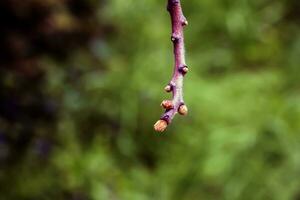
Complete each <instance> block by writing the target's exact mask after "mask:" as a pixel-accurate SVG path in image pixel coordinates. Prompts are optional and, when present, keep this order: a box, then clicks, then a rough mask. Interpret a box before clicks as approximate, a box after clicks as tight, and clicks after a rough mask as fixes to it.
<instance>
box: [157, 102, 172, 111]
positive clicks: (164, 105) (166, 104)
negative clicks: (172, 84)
mask: <svg viewBox="0 0 300 200" xmlns="http://www.w3.org/2000/svg"><path fill="white" fill-rule="evenodd" d="M160 105H161V106H162V107H164V108H165V109H167V110H169V109H172V108H173V107H174V106H173V102H172V101H170V100H163V101H162V102H161V104H160Z"/></svg>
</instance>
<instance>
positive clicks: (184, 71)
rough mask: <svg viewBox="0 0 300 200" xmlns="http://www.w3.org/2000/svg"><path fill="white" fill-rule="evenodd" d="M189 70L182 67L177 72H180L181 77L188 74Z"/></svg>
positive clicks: (186, 67)
mask: <svg viewBox="0 0 300 200" xmlns="http://www.w3.org/2000/svg"><path fill="white" fill-rule="evenodd" d="M188 71H189V68H188V66H186V65H184V66H182V67H180V68H179V72H181V73H182V74H183V75H185V74H186V73H188Z"/></svg>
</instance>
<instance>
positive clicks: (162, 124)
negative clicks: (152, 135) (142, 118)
mask: <svg viewBox="0 0 300 200" xmlns="http://www.w3.org/2000/svg"><path fill="white" fill-rule="evenodd" d="M167 126H168V123H167V122H166V121H165V120H162V119H160V120H158V121H157V122H156V123H155V124H154V130H155V131H157V132H163V131H164V130H166V128H167Z"/></svg>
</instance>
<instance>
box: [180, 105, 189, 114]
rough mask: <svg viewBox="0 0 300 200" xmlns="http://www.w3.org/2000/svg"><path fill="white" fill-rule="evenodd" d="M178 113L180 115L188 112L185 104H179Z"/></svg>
mask: <svg viewBox="0 0 300 200" xmlns="http://www.w3.org/2000/svg"><path fill="white" fill-rule="evenodd" d="M178 113H179V114H181V115H187V114H188V108H187V106H186V105H185V104H182V105H181V106H179V108H178Z"/></svg>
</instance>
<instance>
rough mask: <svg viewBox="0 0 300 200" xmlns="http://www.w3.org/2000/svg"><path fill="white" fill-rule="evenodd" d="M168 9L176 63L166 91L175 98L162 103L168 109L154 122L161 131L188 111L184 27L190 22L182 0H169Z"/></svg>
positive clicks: (157, 129)
mask: <svg viewBox="0 0 300 200" xmlns="http://www.w3.org/2000/svg"><path fill="white" fill-rule="evenodd" d="M167 10H168V11H169V13H170V16H171V22H172V35H171V41H172V42H173V46H174V58H175V65H174V71H173V76H172V79H171V81H170V83H169V84H168V85H167V86H166V87H165V91H166V92H172V94H173V98H172V100H164V101H163V102H162V103H161V106H162V107H163V108H165V109H166V110H165V113H164V114H163V115H162V116H161V118H160V120H158V121H157V122H156V123H155V124H154V129H155V130H156V131H159V132H163V131H164V130H165V129H166V128H167V126H168V124H170V123H171V121H172V119H173V118H174V116H175V115H176V113H179V114H181V115H186V114H187V112H188V109H187V107H186V105H185V104H184V101H183V91H182V88H183V77H184V75H185V74H186V73H187V72H188V67H187V65H186V64H185V55H184V36H183V27H184V26H186V25H187V24H188V22H187V20H186V18H185V17H184V15H183V12H182V8H181V4H180V0H168V5H167Z"/></svg>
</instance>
